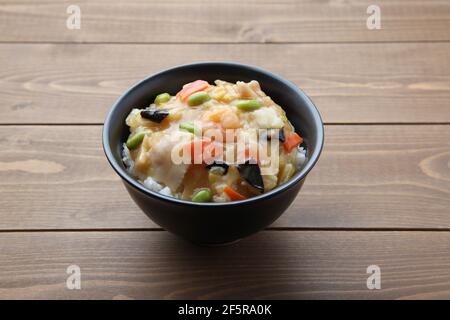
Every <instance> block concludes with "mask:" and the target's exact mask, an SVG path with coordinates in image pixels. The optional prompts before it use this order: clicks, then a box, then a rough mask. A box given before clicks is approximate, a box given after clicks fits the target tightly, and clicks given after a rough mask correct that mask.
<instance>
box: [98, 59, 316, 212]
mask: <svg viewBox="0 0 450 320" xmlns="http://www.w3.org/2000/svg"><path fill="white" fill-rule="evenodd" d="M213 65H214V66H224V67H226V66H228V67H230V66H233V67H238V68H243V69H247V70H250V71H253V72H257V73H261V74H264V75H266V76H269V77H270V78H274V79H275V80H277V81H279V82H281V83H283V84H284V85H286V86H287V87H289V88H290V89H292V90H294V91H295V92H297V94H298V95H299V96H300V97H301V98H302V99H303V100H304V101H305V104H306V105H307V107H308V108H309V109H310V110H311V111H312V114H313V118H314V121H315V122H316V126H317V128H318V132H317V144H316V148H315V149H314V152H313V153H312V154H311V155H310V157H309V158H307V160H306V164H305V165H304V166H303V168H302V169H301V170H300V172H297V173H296V175H295V176H294V177H293V178H291V179H290V180H289V181H287V182H286V183H284V184H282V185H280V186H277V187H276V188H274V189H272V190H270V191H269V192H267V193H263V194H261V195H257V196H254V197H251V198H248V199H244V200H238V201H230V202H204V203H203V202H193V201H189V200H183V199H178V198H175V197H171V196H166V195H163V194H160V193H158V192H155V191H151V190H149V189H147V188H146V187H145V186H144V185H143V184H141V183H140V182H138V181H137V179H136V178H134V177H132V176H131V174H129V173H128V172H127V171H126V170H124V169H122V167H121V166H120V165H119V163H118V162H117V161H116V159H115V157H114V155H113V153H112V150H111V145H110V143H109V139H108V135H109V129H110V127H111V123H112V122H113V119H112V115H113V113H114V110H115V109H116V108H117V106H118V105H119V104H120V103H121V102H122V100H123V99H124V98H125V97H126V96H127V95H129V94H130V93H131V92H132V91H133V90H136V89H137V88H138V87H139V86H141V85H143V84H144V83H146V82H147V81H149V80H151V79H152V78H154V77H157V76H161V75H164V74H166V73H171V72H174V71H177V70H182V69H185V68H190V67H195V66H213ZM102 145H103V151H104V153H105V155H106V158H107V159H108V162H109V163H110V165H111V166H112V167H113V169H114V171H116V173H117V174H118V175H119V176H120V177H121V178H122V180H123V181H125V182H127V184H128V185H130V186H131V187H133V188H134V189H136V190H137V191H140V192H141V193H143V194H145V195H148V196H150V197H152V198H156V199H159V200H162V201H166V202H170V203H176V204H179V205H188V206H195V207H197V206H202V207H205V206H206V207H222V206H236V205H242V204H249V203H253V202H257V201H261V200H264V199H268V198H272V197H274V196H276V195H278V194H280V193H283V192H285V191H287V190H288V189H291V188H292V187H293V186H295V185H296V184H297V183H299V182H300V181H301V180H303V179H304V178H305V177H306V176H307V174H308V173H309V172H310V171H311V169H312V168H313V167H314V166H315V164H316V163H317V161H318V160H319V157H320V154H321V152H322V149H323V145H324V126H323V121H322V117H321V116H320V113H319V110H318V109H317V107H316V106H315V105H314V103H313V102H312V100H311V99H310V98H309V97H308V95H306V94H305V93H304V92H303V90H301V89H300V88H299V87H297V85H295V84H294V83H293V82H291V81H289V80H286V79H284V78H282V77H281V76H279V75H277V74H275V73H273V72H271V71H268V70H265V69H263V68H260V67H257V66H254V65H250V64H243V63H238V62H231V61H200V62H194V63H188V64H182V65H177V66H175V67H171V68H167V69H164V70H162V71H160V72H157V73H153V74H151V75H150V76H148V77H146V78H144V79H142V80H139V81H138V82H136V83H134V84H133V85H132V86H131V87H129V88H128V89H127V90H126V91H125V92H124V93H123V94H122V95H121V96H120V97H119V98H118V99H117V100H116V101H115V102H114V104H113V105H112V107H111V108H110V109H109V111H108V114H107V116H106V119H105V121H104V124H103V129H102Z"/></svg>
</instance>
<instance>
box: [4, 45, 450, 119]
mask: <svg viewBox="0 0 450 320" xmlns="http://www.w3.org/2000/svg"><path fill="white" fill-rule="evenodd" d="M449 52H450V44H449V43H432V44H426V43H422V44H417V43H415V44H406V43H402V44H365V45H361V44H304V45H296V44H287V45H278V44H271V45H255V44H246V45H213V44H204V45H54V44H45V45H42V44H39V45H36V44H34V45H30V44H0V65H1V66H2V68H1V70H0V105H1V108H0V123H17V124H21V123H102V122H103V120H104V118H105V116H106V113H107V111H108V110H109V108H110V106H111V105H112V103H113V102H114V101H115V99H117V98H118V97H119V96H120V95H121V94H122V92H124V91H125V90H126V88H127V87H129V86H130V85H131V84H133V83H135V82H136V81H138V80H140V79H142V78H144V77H146V76H148V75H149V74H152V73H154V72H157V71H160V70H161V69H165V68H168V67H171V66H174V65H178V64H183V63H190V62H193V61H204V60H234V61H238V62H243V63H250V64H254V65H258V66H261V67H264V68H266V69H268V70H271V71H273V72H275V73H278V74H280V75H282V76H284V77H285V78H287V79H289V80H291V81H293V82H295V83H296V84H297V85H298V86H299V87H301V88H303V89H304V90H305V92H306V93H307V94H308V95H309V96H311V97H312V99H313V101H314V102H315V104H316V105H317V106H318V108H319V110H320V112H321V113H322V115H323V119H324V121H325V122H327V123H373V122H377V123H411V122H415V123H433V122H434V123H443V122H445V123H447V122H448V123H450V104H449V101H450V55H449ZM263 87H264V84H263Z"/></svg>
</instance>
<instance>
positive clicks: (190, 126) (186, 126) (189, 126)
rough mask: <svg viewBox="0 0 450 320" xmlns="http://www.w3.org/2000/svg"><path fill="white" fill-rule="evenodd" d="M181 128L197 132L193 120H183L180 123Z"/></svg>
mask: <svg viewBox="0 0 450 320" xmlns="http://www.w3.org/2000/svg"><path fill="white" fill-rule="evenodd" d="M180 129H182V130H186V131H188V132H190V133H194V132H195V126H194V124H193V123H192V122H182V123H180Z"/></svg>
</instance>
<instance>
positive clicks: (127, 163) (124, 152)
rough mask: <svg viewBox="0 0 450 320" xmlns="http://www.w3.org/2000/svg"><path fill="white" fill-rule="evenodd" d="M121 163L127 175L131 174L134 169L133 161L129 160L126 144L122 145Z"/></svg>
mask: <svg viewBox="0 0 450 320" xmlns="http://www.w3.org/2000/svg"><path fill="white" fill-rule="evenodd" d="M122 161H123V163H124V164H125V167H126V169H127V171H128V172H129V173H132V172H133V168H134V161H133V159H131V155H130V150H129V149H128V147H127V144H126V143H124V144H123V149H122Z"/></svg>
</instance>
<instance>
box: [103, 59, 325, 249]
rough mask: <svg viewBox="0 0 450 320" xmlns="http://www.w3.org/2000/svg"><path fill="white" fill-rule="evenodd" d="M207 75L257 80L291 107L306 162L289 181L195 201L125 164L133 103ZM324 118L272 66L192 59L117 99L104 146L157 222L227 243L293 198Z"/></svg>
mask: <svg viewBox="0 0 450 320" xmlns="http://www.w3.org/2000/svg"><path fill="white" fill-rule="evenodd" d="M197 79H202V80H206V81H208V82H210V83H213V81H214V80H216V79H221V80H225V81H229V82H236V81H238V80H240V81H246V82H247V81H250V80H257V81H258V82H259V83H260V85H261V88H262V90H263V91H264V92H265V93H266V94H267V95H269V96H270V97H271V98H272V99H273V100H274V101H275V102H276V103H277V104H279V105H280V106H281V107H282V108H284V110H285V111H286V113H287V116H288V119H289V120H290V121H291V123H292V124H293V125H294V127H295V128H296V131H297V132H299V133H300V135H301V136H302V137H303V138H304V145H305V146H306V148H307V162H306V164H305V165H304V167H303V169H302V170H301V171H300V172H298V173H297V174H296V175H295V176H294V177H293V178H292V179H291V180H290V181H289V182H287V183H286V184H284V185H282V186H279V187H277V188H275V189H274V190H272V191H270V192H268V193H265V194H262V195H260V196H256V197H254V198H249V199H246V200H242V201H236V202H228V203H195V202H190V201H185V200H180V199H175V198H172V197H168V196H164V195H161V194H159V193H156V192H153V191H150V190H148V189H146V188H145V187H144V186H143V185H142V184H140V183H139V182H138V181H136V179H135V178H133V177H132V176H131V175H130V174H128V173H127V171H126V170H125V167H124V164H123V163H122V160H121V148H122V144H123V142H124V141H126V139H127V137H128V135H129V128H128V127H127V126H126V124H125V118H126V117H127V115H128V113H129V112H130V111H131V109H132V108H133V107H141V108H142V107H147V106H148V105H149V104H150V103H151V102H153V100H154V98H155V96H156V95H157V94H158V93H161V92H169V93H171V94H175V93H176V92H178V91H179V90H180V88H181V87H182V85H183V84H185V83H188V82H191V81H193V80H197ZM323 139H324V135H323V124H322V120H321V118H320V115H319V112H318V111H317V109H316V107H315V106H314V104H313V103H312V102H311V100H310V99H309V98H308V97H307V96H306V95H305V94H304V93H303V92H302V91H301V90H300V89H298V88H297V86H295V85H294V84H293V83H291V82H290V81H287V80H285V79H283V78H281V77H279V76H277V75H275V74H273V73H271V72H269V71H266V70H263V69H260V68H257V67H254V66H249V65H243V64H238V63H230V62H205V63H193V64H188V65H183V66H179V67H175V68H172V69H168V70H165V71H162V72H160V73H157V74H155V75H152V76H150V77H148V78H147V79H144V80H142V81H140V82H139V83H137V84H136V85H134V86H133V87H131V88H130V89H128V90H127V91H126V92H125V93H124V94H123V95H122V96H121V97H120V98H119V99H118V100H117V101H116V103H115V104H114V105H113V107H112V109H111V111H110V112H109V114H108V116H107V118H106V121H105V124H104V127H103V148H104V151H105V154H106V157H107V158H108V161H109V162H110V164H111V166H112V167H113V168H114V170H115V171H116V172H117V173H118V174H119V176H120V177H121V178H122V180H123V182H124V184H125V187H126V189H127V190H128V192H129V193H130V195H131V198H133V200H134V201H135V202H136V203H137V205H138V206H139V207H140V208H141V209H142V210H143V211H144V212H145V213H146V214H147V215H148V216H149V217H150V219H152V220H153V221H154V222H156V223H157V224H158V225H160V226H161V227H163V228H164V229H166V230H168V231H170V232H173V233H174V234H176V235H179V236H181V237H183V238H185V239H187V240H190V241H192V242H195V243H198V244H223V243H229V242H233V241H235V240H238V239H241V238H243V237H246V236H248V235H250V234H253V233H255V232H257V231H259V230H261V229H264V228H265V227H267V226H268V225H270V224H271V223H272V222H274V221H275V220H276V219H277V218H278V217H279V216H280V215H281V214H282V213H283V212H284V211H285V210H286V209H287V208H288V207H289V205H290V204H291V203H292V201H293V200H294V199H295V197H296V196H297V194H298V192H299V191H300V188H301V187H302V185H303V183H304V181H305V178H306V175H307V174H308V172H309V171H310V170H311V169H312V168H313V167H314V165H315V164H316V162H317V160H318V158H319V155H320V153H321V150H322V145H323Z"/></svg>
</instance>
